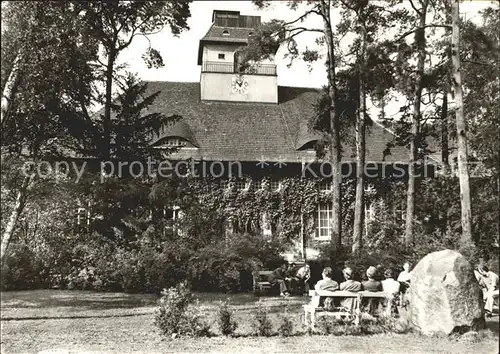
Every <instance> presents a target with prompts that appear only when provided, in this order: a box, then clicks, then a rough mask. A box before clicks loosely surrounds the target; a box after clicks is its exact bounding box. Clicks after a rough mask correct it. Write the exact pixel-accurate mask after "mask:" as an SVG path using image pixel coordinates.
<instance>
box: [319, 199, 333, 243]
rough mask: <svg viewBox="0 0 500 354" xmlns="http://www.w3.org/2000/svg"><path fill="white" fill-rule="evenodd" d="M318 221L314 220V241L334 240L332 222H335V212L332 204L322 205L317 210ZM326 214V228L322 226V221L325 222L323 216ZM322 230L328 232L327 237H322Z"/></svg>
mask: <svg viewBox="0 0 500 354" xmlns="http://www.w3.org/2000/svg"><path fill="white" fill-rule="evenodd" d="M317 209H318V210H317V214H316V219H315V220H314V221H315V223H316V225H315V233H314V239H316V240H325V241H326V240H331V238H332V220H333V210H332V203H320V204H318V208H317ZM325 213H326V226H321V220H324V218H322V216H324V215H325ZM322 230H326V233H327V235H322V232H321V231H322Z"/></svg>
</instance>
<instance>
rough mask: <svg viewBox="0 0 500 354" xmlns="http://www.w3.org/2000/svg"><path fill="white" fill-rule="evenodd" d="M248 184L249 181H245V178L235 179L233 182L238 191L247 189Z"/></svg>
mask: <svg viewBox="0 0 500 354" xmlns="http://www.w3.org/2000/svg"><path fill="white" fill-rule="evenodd" d="M249 186H250V183H249V182H247V181H246V180H244V179H241V180H237V181H236V183H235V187H236V189H237V190H239V191H246V190H247V189H248V187H249Z"/></svg>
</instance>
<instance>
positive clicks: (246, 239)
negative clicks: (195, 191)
mask: <svg viewBox="0 0 500 354" xmlns="http://www.w3.org/2000/svg"><path fill="white" fill-rule="evenodd" d="M261 238H262V237H261V236H251V235H237V236H235V237H234V238H233V239H232V241H231V243H226V242H222V241H221V242H215V243H214V244H213V245H210V246H205V247H203V248H200V249H190V248H189V246H188V245H186V244H184V243H180V242H179V243H176V242H173V241H172V242H166V243H164V244H163V245H162V247H153V246H148V245H141V247H139V248H136V249H125V248H115V249H111V248H110V247H96V248H92V247H87V248H86V249H85V250H83V251H82V249H79V251H78V252H76V251H75V252H74V254H73V255H72V257H71V258H72V259H70V260H66V261H65V262H66V263H67V264H69V265H70V267H69V268H70V269H69V270H67V271H66V272H62V271H61V272H58V270H59V268H58V267H57V266H56V265H54V263H53V262H48V261H47V260H46V259H42V258H41V257H39V256H38V255H37V254H36V253H34V252H32V251H30V250H29V249H28V247H17V250H16V251H15V252H14V253H13V254H11V256H10V257H8V258H7V261H6V262H5V264H4V265H3V266H2V282H1V288H2V290H24V289H36V288H51V287H58V288H65V289H83V290H100V291H124V292H130V293H133V292H146V293H159V292H160V291H161V289H163V288H169V287H172V286H175V285H177V284H179V283H180V282H181V281H186V282H187V283H188V284H189V286H190V288H191V289H193V290H197V291H222V292H241V291H249V290H251V289H252V272H253V271H254V270H257V269H259V268H261V267H274V266H276V265H277V264H278V263H279V262H280V261H282V260H281V259H280V257H279V246H278V245H276V244H273V243H272V242H267V241H266V242H262V240H261Z"/></svg>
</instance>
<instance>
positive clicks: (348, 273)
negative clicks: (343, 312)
mask: <svg viewBox="0 0 500 354" xmlns="http://www.w3.org/2000/svg"><path fill="white" fill-rule="evenodd" d="M342 273H343V274H344V279H345V282H343V283H340V290H341V291H352V292H356V293H357V292H358V291H361V290H362V289H363V287H362V285H361V283H360V282H359V281H356V280H353V279H352V269H351V268H350V267H347V268H345V269H344V270H343V272H342ZM355 305H356V299H354V298H346V299H342V301H341V302H340V306H342V307H345V308H346V309H347V310H348V311H350V312H352V311H353V310H354V307H355Z"/></svg>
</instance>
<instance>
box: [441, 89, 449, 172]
mask: <svg viewBox="0 0 500 354" xmlns="http://www.w3.org/2000/svg"><path fill="white" fill-rule="evenodd" d="M448 139H449V137H448V90H447V88H445V89H444V91H443V105H442V106H441V163H442V165H443V172H444V174H445V175H449V174H450V172H451V169H450V159H449V157H450V150H449V146H448Z"/></svg>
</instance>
